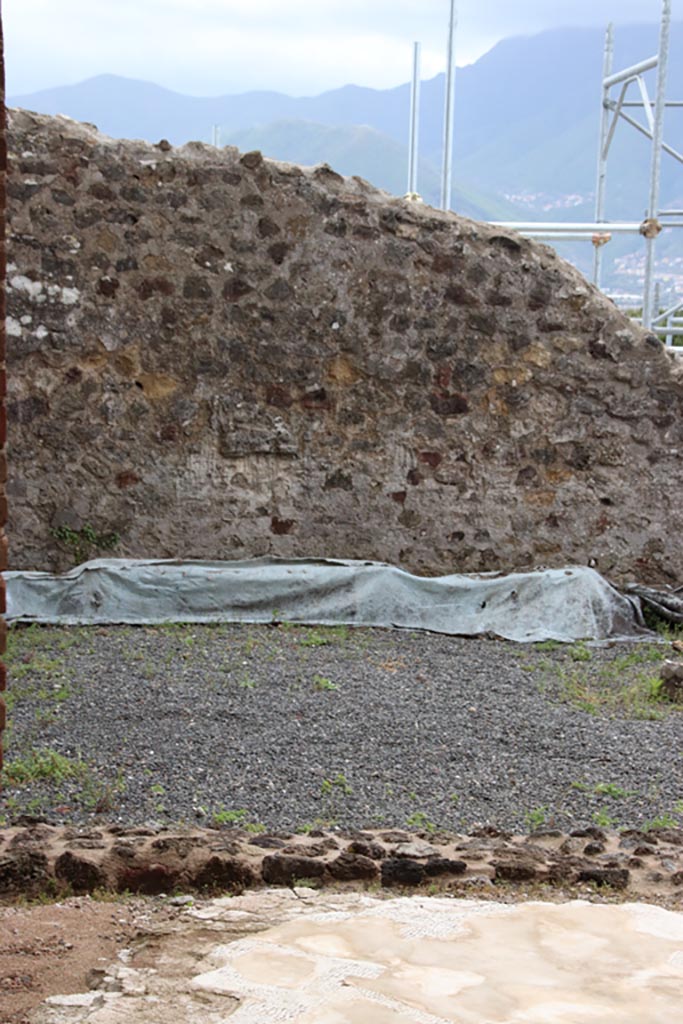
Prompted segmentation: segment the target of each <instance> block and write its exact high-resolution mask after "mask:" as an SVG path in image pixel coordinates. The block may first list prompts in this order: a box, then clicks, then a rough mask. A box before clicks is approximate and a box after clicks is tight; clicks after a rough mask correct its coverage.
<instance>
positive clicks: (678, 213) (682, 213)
mask: <svg viewBox="0 0 683 1024" xmlns="http://www.w3.org/2000/svg"><path fill="white" fill-rule="evenodd" d="M657 216H658V217H683V210H658V211H657Z"/></svg>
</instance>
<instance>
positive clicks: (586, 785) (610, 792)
mask: <svg viewBox="0 0 683 1024" xmlns="http://www.w3.org/2000/svg"><path fill="white" fill-rule="evenodd" d="M572 789H578V790H580V792H582V793H593V794H594V795H595V796H609V797H611V798H612V799H613V800H623V799H627V798H628V797H631V796H637V794H636V792H635V791H634V790H632V789H622V787H621V786H617V784H616V783H614V782H597V783H591V782H572Z"/></svg>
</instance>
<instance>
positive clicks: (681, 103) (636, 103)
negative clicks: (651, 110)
mask: <svg viewBox="0 0 683 1024" xmlns="http://www.w3.org/2000/svg"><path fill="white" fill-rule="evenodd" d="M621 105H622V107H641V108H642V107H644V106H645V104H644V103H643V102H642V101H640V100H627V101H625V102H624V103H622V104H621ZM649 105H650V106H651V107H654V105H655V101H654V100H650V103H649ZM664 106H665V107H683V100H667V101H666V103H665V104H664Z"/></svg>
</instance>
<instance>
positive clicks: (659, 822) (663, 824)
mask: <svg viewBox="0 0 683 1024" xmlns="http://www.w3.org/2000/svg"><path fill="white" fill-rule="evenodd" d="M677 826H678V822H677V821H676V819H675V818H674V817H672V815H670V814H660V815H659V817H658V818H653V819H652V821H646V822H645V824H644V825H643V831H644V832H651V831H652V830H653V829H655V828H676V827H677Z"/></svg>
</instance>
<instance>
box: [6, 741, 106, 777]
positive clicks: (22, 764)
mask: <svg viewBox="0 0 683 1024" xmlns="http://www.w3.org/2000/svg"><path fill="white" fill-rule="evenodd" d="M87 772H88V767H87V765H86V764H84V762H83V761H80V760H78V761H74V760H72V759H71V758H69V757H64V755H63V754H60V753H58V752H57V751H56V750H50V749H47V750H33V751H31V752H30V753H28V754H27V755H26V756H25V757H22V758H16V759H15V760H13V761H9V762H8V763H7V764H6V765H5V767H4V768H3V770H2V772H0V784H1V785H3V786H22V785H25V784H26V783H30V782H44V781H46V782H52V783H58V782H63V781H64V780H65V779H74V778H82V777H83V776H84V775H86V774H87Z"/></svg>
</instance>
